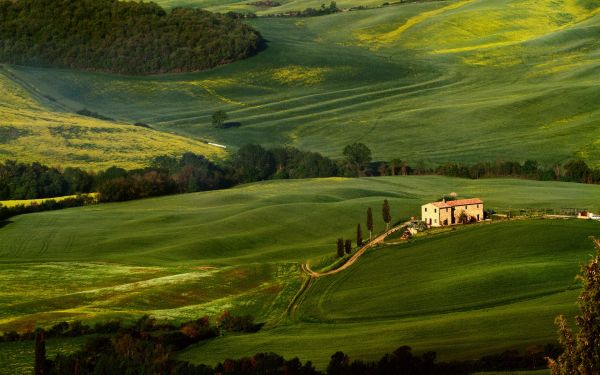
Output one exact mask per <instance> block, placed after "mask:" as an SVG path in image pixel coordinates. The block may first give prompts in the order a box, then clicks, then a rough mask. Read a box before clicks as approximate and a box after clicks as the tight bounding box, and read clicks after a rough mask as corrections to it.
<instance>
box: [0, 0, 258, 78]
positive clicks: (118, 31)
mask: <svg viewBox="0 0 600 375" xmlns="http://www.w3.org/2000/svg"><path fill="white" fill-rule="evenodd" d="M263 46H264V41H263V39H262V37H261V35H260V34H259V33H258V32H257V31H256V30H254V29H252V28H251V27H250V26H248V25H245V24H243V23H242V22H241V21H240V20H239V19H236V18H234V17H230V16H227V15H220V14H213V13H210V12H207V11H204V10H198V9H183V8H177V9H174V10H173V11H171V12H166V11H165V10H163V9H162V8H161V7H159V6H158V5H157V4H155V3H152V2H149V3H141V2H140V3H138V2H133V1H131V2H122V1H117V0H19V1H13V0H0V61H1V62H4V63H11V64H19V65H33V66H42V67H61V68H74V69H83V70H91V71H103V72H113V73H121V74H155V73H166V72H184V71H198V70H203V69H208V68H212V67H215V66H217V65H220V64H225V63H228V62H232V61H235V60H239V59H243V58H245V57H248V56H251V55H253V54H255V53H257V52H258V51H259V50H260V49H261V48H262V47H263Z"/></svg>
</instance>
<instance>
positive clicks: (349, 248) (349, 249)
mask: <svg viewBox="0 0 600 375" xmlns="http://www.w3.org/2000/svg"><path fill="white" fill-rule="evenodd" d="M344 250H346V254H350V253H351V252H352V241H351V240H346V242H344Z"/></svg>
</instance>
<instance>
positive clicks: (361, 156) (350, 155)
mask: <svg viewBox="0 0 600 375" xmlns="http://www.w3.org/2000/svg"><path fill="white" fill-rule="evenodd" d="M344 156H345V157H346V162H347V163H348V165H349V166H350V167H352V168H354V169H355V170H356V175H357V176H360V174H361V173H360V172H361V170H362V169H363V168H364V166H365V165H366V164H367V163H369V162H370V161H371V150H370V149H369V148H368V147H367V146H366V145H365V144H364V143H359V142H357V143H353V144H351V145H348V146H346V147H345V148H344Z"/></svg>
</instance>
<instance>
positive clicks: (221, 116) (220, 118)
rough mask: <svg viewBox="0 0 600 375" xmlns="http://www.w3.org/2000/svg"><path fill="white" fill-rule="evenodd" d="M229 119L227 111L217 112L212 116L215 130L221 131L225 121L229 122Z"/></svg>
mask: <svg viewBox="0 0 600 375" xmlns="http://www.w3.org/2000/svg"><path fill="white" fill-rule="evenodd" d="M228 118H229V116H227V113H225V111H217V112H215V113H213V115H212V124H213V126H214V127H215V128H219V129H221V128H223V127H224V126H225V121H227V119H228Z"/></svg>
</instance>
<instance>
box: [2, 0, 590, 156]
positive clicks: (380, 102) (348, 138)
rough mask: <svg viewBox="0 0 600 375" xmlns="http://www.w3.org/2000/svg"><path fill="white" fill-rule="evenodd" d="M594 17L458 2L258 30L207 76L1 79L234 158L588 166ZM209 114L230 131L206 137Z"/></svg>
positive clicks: (276, 22) (570, 0)
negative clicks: (237, 151) (246, 53)
mask: <svg viewBox="0 0 600 375" xmlns="http://www.w3.org/2000/svg"><path fill="white" fill-rule="evenodd" d="M188 3H189V2H188ZM292 3H294V2H290V3H286V4H285V6H288V4H290V5H289V6H292V5H291V4H292ZM198 4H200V5H201V6H209V7H210V6H211V5H214V2H213V3H208V2H201V3H198ZM295 4H300V3H295ZM302 4H303V5H308V3H302ZM342 5H343V4H342ZM599 9H600V8H599V7H598V5H597V4H596V3H594V2H589V1H584V0H557V1H552V2H540V1H533V0H532V1H529V0H526V1H521V0H519V1H517V0H509V1H504V0H468V1H465V0H459V1H450V2H447V1H440V2H427V3H422V4H406V5H400V6H390V7H385V8H381V9H372V10H364V11H352V12H344V13H339V14H334V15H330V16H324V17H314V18H301V19H299V18H288V19H269V18H267V19H257V20H252V21H251V22H252V24H253V25H254V26H256V27H257V28H258V29H259V30H260V31H261V32H262V33H263V35H264V36H265V38H266V39H267V40H268V41H269V48H268V49H267V50H266V51H265V52H262V53H261V54H259V55H258V56H256V57H254V58H251V59H248V60H245V61H242V62H238V63H235V64H232V65H230V66H227V67H223V68H219V69H216V70H212V71H210V72H205V73H199V74H189V75H172V76H162V77H150V78H130V77H117V76H107V75H100V74H84V73H77V72H72V71H55V70H41V69H27V68H14V70H13V71H14V73H15V74H16V75H17V76H18V77H19V78H20V79H22V80H23V81H25V82H27V83H28V84H30V85H32V86H34V87H36V88H37V89H38V90H40V91H41V92H43V93H45V94H48V95H51V96H52V97H54V98H56V99H57V100H58V101H59V102H60V103H62V104H63V105H65V106H66V107H68V108H81V107H88V108H91V109H92V110H95V111H98V112H100V113H106V114H108V115H111V116H113V117H115V118H118V119H120V120H127V121H132V120H135V121H144V122H147V123H150V124H151V125H153V126H156V127H157V128H159V129H162V130H167V131H174V132H177V133H178V134H182V135H192V136H196V137H203V138H206V139H212V140H216V141H217V142H218V143H222V144H226V145H228V146H233V147H235V146H239V145H241V144H243V143H247V142H255V143H261V144H264V145H281V144H291V145H295V146H298V147H301V148H305V149H311V150H315V151H320V152H322V153H325V154H327V155H329V156H333V157H340V156H341V151H342V149H343V147H344V146H345V145H347V144H348V143H351V142H355V141H362V142H365V143H366V144H367V145H369V146H370V147H371V148H372V149H373V151H374V156H375V158H381V159H390V158H392V157H400V158H403V159H408V160H409V161H411V162H412V163H416V162H417V161H419V160H422V161H424V162H426V163H430V164H435V163H442V162H446V161H468V162H473V161H479V160H496V159H498V158H507V157H508V156H510V158H515V159H520V160H524V159H528V158H530V159H536V160H539V161H541V162H544V163H546V164H552V163H556V162H559V161H564V160H566V159H569V158H573V157H581V158H584V159H585V160H587V161H588V162H589V163H590V164H592V165H596V166H598V165H600V153H599V151H598V150H600V148H599V147H598V144H599V142H600V130H599V128H598V126H597V124H598V122H599V121H600V111H599V109H598V107H597V105H596V103H597V102H598V100H599V99H600V89H599V88H598V84H597V83H598V80H597V76H598V72H599V70H600V59H599V56H600V44H599V42H598V40H599V39H598V35H599V34H600V14H599V13H598V12H599ZM217 109H223V110H226V111H227V112H228V113H229V115H230V118H231V120H232V121H238V122H240V123H241V124H242V126H241V127H237V128H230V129H226V130H217V129H213V128H212V126H211V125H210V115H211V114H212V113H213V111H215V110H217Z"/></svg>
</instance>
